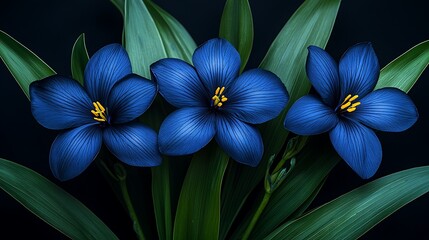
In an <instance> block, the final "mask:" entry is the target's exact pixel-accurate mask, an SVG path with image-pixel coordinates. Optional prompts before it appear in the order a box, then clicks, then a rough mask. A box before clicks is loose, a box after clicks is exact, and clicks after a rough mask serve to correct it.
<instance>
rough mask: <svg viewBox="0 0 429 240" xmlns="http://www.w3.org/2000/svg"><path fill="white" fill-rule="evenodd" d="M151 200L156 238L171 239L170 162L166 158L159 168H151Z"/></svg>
mask: <svg viewBox="0 0 429 240" xmlns="http://www.w3.org/2000/svg"><path fill="white" fill-rule="evenodd" d="M152 199H153V207H154V212H155V218H156V227H157V230H158V237H159V239H161V240H168V239H172V237H173V235H172V229H173V226H172V219H171V193H170V161H169V159H168V158H166V157H165V158H164V159H163V161H162V165H161V166H158V167H154V168H152Z"/></svg>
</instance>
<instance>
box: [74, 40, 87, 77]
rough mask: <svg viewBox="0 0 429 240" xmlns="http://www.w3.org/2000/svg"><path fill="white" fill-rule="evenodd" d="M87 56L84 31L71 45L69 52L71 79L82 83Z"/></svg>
mask: <svg viewBox="0 0 429 240" xmlns="http://www.w3.org/2000/svg"><path fill="white" fill-rule="evenodd" d="M88 60H89V56H88V51H87V50H86V44H85V33H82V34H81V35H80V36H79V37H78V38H77V39H76V42H75V43H74V45H73V49H72V54H71V72H72V77H73V79H76V80H77V81H78V82H79V83H80V84H82V85H83V79H84V77H83V75H84V71H85V66H86V64H87V63H88Z"/></svg>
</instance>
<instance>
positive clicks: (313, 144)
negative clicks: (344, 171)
mask: <svg viewBox="0 0 429 240" xmlns="http://www.w3.org/2000/svg"><path fill="white" fill-rule="evenodd" d="M327 143H329V142H327V139H326V138H323V137H320V138H319V137H318V138H312V139H311V141H310V143H309V144H308V145H307V146H306V147H305V148H304V149H303V150H302V152H301V153H300V154H299V155H298V156H296V164H295V167H294V168H293V169H292V170H291V171H292V172H291V174H290V175H289V176H288V178H287V179H286V180H285V182H284V183H282V185H281V186H280V187H279V188H278V189H277V190H276V191H274V192H273V194H272V196H271V198H270V201H269V202H268V204H267V206H266V207H265V210H264V212H263V213H262V215H261V217H260V218H259V220H258V223H257V224H256V226H255V228H254V229H253V231H252V234H251V235H250V239H262V238H263V237H265V236H267V235H268V234H269V233H270V232H272V231H273V230H274V229H275V228H276V227H278V226H279V225H280V224H281V223H282V222H284V221H285V220H286V219H288V217H289V216H291V215H292V214H297V213H296V212H297V211H303V210H305V208H306V207H308V204H310V203H311V200H312V199H314V197H315V192H317V191H318V190H319V189H320V187H321V183H322V182H324V179H326V177H327V176H328V174H329V172H330V171H331V170H332V169H333V168H334V166H335V165H336V164H337V163H338V162H339V157H338V155H337V154H336V153H335V151H334V150H333V149H332V147H331V146H330V145H329V144H327ZM257 204H259V203H257ZM256 208H257V206H255V207H253V208H252V209H251V211H249V212H250V214H251V215H253V214H254V212H255V211H256ZM249 219H250V217H249V218H247V220H245V221H244V222H242V223H240V225H239V227H238V228H237V231H236V232H235V234H234V237H233V238H234V239H240V237H241V236H242V234H243V232H244V230H245V228H246V227H247V225H248V222H249Z"/></svg>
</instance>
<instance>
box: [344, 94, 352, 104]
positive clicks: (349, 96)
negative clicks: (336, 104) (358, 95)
mask: <svg viewBox="0 0 429 240" xmlns="http://www.w3.org/2000/svg"><path fill="white" fill-rule="evenodd" d="M351 97H352V95H351V94H349V95H347V97H346V98H345V99H344V101H343V103H342V104H344V103H345V102H347V101H348V100H349V99H350V98H351Z"/></svg>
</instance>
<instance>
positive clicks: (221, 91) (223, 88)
mask: <svg viewBox="0 0 429 240" xmlns="http://www.w3.org/2000/svg"><path fill="white" fill-rule="evenodd" d="M223 91H225V87H222V88H221V89H220V92H219V95H221V94H222V93H223Z"/></svg>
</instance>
